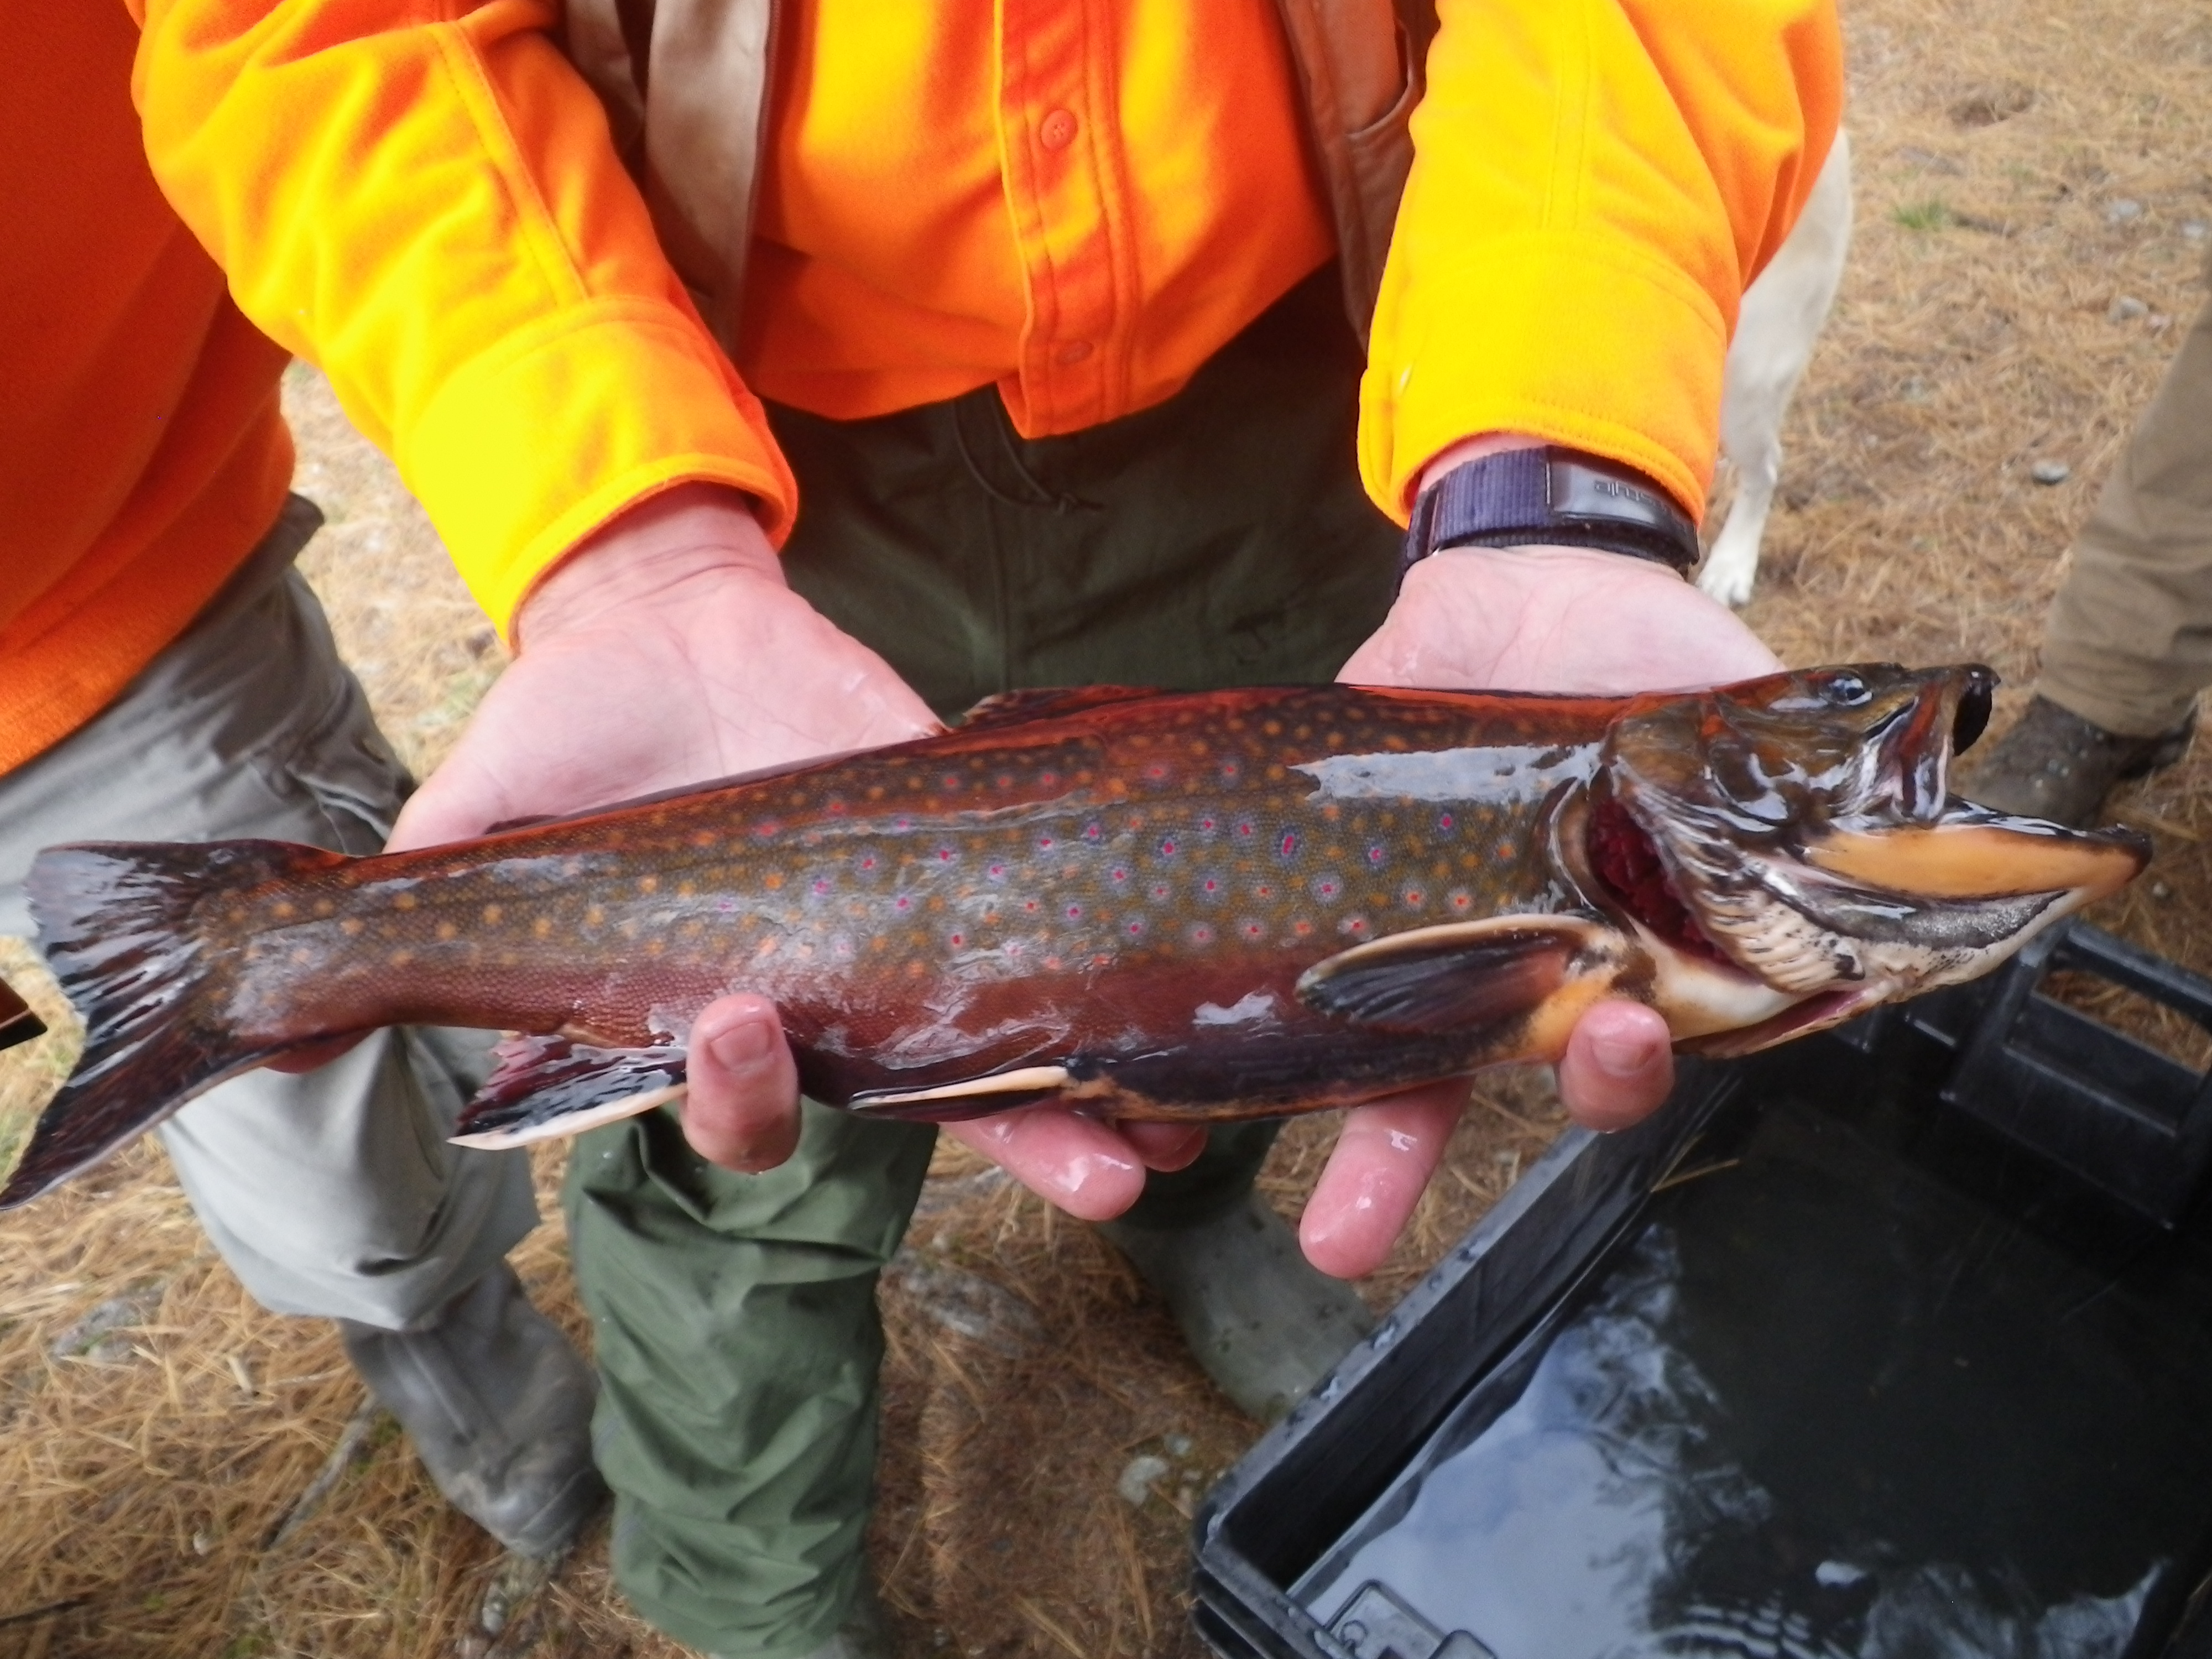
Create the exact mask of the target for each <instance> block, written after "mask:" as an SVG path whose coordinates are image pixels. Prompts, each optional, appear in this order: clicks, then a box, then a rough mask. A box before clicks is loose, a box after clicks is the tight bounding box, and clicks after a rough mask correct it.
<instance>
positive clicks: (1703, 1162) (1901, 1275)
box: [1195, 927, 2212, 1659]
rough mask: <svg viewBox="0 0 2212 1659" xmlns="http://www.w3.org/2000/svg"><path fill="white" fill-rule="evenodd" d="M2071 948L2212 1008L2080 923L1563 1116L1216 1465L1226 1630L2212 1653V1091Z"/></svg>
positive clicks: (1221, 1646) (1732, 1657)
mask: <svg viewBox="0 0 2212 1659" xmlns="http://www.w3.org/2000/svg"><path fill="white" fill-rule="evenodd" d="M2060 971H2065V972H2068V973H2070V974H2072V975H2076V976H2086V977H2087V979H2089V980H2091V981H2098V980H2101V981H2110V982H2112V983H2116V984H2118V986H2120V987H2124V989H2125V990H2126V991H2128V992H2130V993H2132V994H2135V996H2136V997H2138V998H2142V999H2148V1000H2149V1001H2151V1002H2153V1003H2157V1004H2162V1005H2164V1006H2166V1007H2167V1008H2170V1009H2172V1010H2174V1011H2177V1012H2179V1014H2180V1015H2181V1016H2183V1017H2184V1018H2185V1019H2186V1020H2188V1021H2191V1022H2193V1023H2194V1024H2196V1025H2197V1026H2201V1027H2205V1028H2207V1029H2212V983H2208V982H2207V981H2204V980H2203V979H2200V978H2198V977H2197V976H2196V975H2191V974H2189V973H2187V972H2185V971H2184V970H2182V969H2178V968H2176V967H2174V966H2173V965H2172V963H2166V962H2165V961H2163V960H2161V959H2160V958H2158V957H2154V956H2150V955H2148V954H2146V953H2144V952H2142V951H2138V950H2136V949H2135V948H2134V947H2132V946H2130V945H2125V944H2124V943H2122V942H2121V941H2119V940H2118V939H2113V938H2112V937H2111V936H2110V935H2107V934H2105V933H2100V932H2098V931H2096V930H2095V929H2093V928H2089V927H2076V928H2075V929H2073V930H2071V931H2070V932H2068V933H2059V934H2057V935H2055V936H2053V937H2051V938H2048V939H2045V940H2043V941H2039V944H2038V945H2037V946H2036V947H2035V948H2033V950H2032V951H2029V952H2026V953H2023V955H2022V957H2021V958H2020V959H2019V960H2017V961H2016V962H2015V963H2013V964H2012V965H2011V966H2010V967H2008V969H2005V970H2004V971H2003V972H2002V974H2000V975H1996V976H1993V978H1992V979H1990V980H1989V981H1984V982H1982V983H1981V984H1978V985H1975V986H1970V987H1961V988H1960V989H1959V990H1955V991H1952V992H1947V993H1944V994H1940V995H1938V996H1935V997H1930V998H1924V999H1922V1000H1919V1001H1917V1002H1915V1003H1912V1004H1910V1005H1907V1006H1902V1007H1897V1008H1890V1009H1885V1010H1882V1011H1880V1012H1877V1013H1876V1014H1875V1015H1873V1016H1871V1017H1870V1018H1868V1019H1865V1020H1863V1021H1860V1022H1857V1024H1854V1025H1851V1026H1849V1027H1845V1028H1844V1029H1843V1030H1839V1031H1837V1032H1833V1033H1830V1034H1827V1035H1826V1036H1818V1037H1814V1038H1809V1039H1807V1040H1805V1041H1803V1042H1797V1043H1794V1044H1790V1045H1788V1046H1786V1047H1784V1048H1779V1049H1776V1050H1773V1051H1771V1052H1770V1053H1767V1054H1760V1055H1757V1056H1754V1057H1753V1058H1751V1059H1749V1060H1740V1061H1735V1062H1729V1063H1723V1064H1711V1065H1691V1066H1685V1068H1684V1074H1683V1078H1682V1081H1681V1084H1680V1087H1679V1088H1678V1089H1677V1090H1676V1091H1675V1095H1674V1098H1673V1099H1672V1100H1671V1101H1670V1102H1669V1103H1668V1105H1667V1107H1666V1108H1665V1109H1663V1110H1662V1111H1661V1112H1660V1113H1659V1114H1658V1115H1656V1116H1655V1117H1653V1118H1652V1119H1650V1121H1647V1122H1645V1123H1644V1124H1642V1125H1640V1126H1638V1127H1636V1128H1635V1129H1632V1130H1629V1131H1626V1132H1625V1133H1620V1134H1617V1135H1611V1136H1595V1135H1591V1134H1588V1133H1582V1132H1570V1133H1567V1134H1566V1135H1565V1136H1564V1137H1563V1138H1562V1139H1561V1140H1560V1141H1559V1143H1558V1144H1557V1145H1556V1146H1554V1147H1553V1149H1552V1151H1551V1152H1548V1153H1547V1155H1546V1156H1545V1158H1543V1159H1542V1160H1541V1162H1540V1163H1538V1164H1536V1165H1535V1166H1534V1168H1532V1169H1531V1170H1529V1171H1528V1174H1527V1175H1525V1176H1523V1177H1522V1179H1521V1180H1520V1181H1519V1182H1516V1184H1515V1185H1514V1187H1513V1188H1511V1190H1510V1192H1509V1193H1508V1194H1506V1195H1505V1197H1504V1199H1503V1200H1500V1202H1499V1203H1498V1206H1496V1208H1495V1209H1494V1210H1493V1211H1492V1212H1491V1213H1490V1214H1489V1215H1488V1216H1486V1218H1484V1219H1483V1221H1482V1223H1481V1224H1480V1225H1479V1226H1477V1227H1476V1228H1475V1229H1474V1231H1473V1232H1471V1233H1470V1234H1469V1235H1468V1237H1467V1238H1466V1239H1465V1240H1464V1241H1462V1243H1460V1244H1459V1246H1458V1247H1457V1248H1456V1249H1455V1250H1454V1251H1453V1253H1452V1254H1451V1255H1449V1257H1448V1258H1447V1259H1446V1260H1445V1261H1443V1264H1442V1265H1440V1266H1439V1267H1437V1269H1436V1270H1435V1271H1434V1272H1432V1273H1430V1274H1429V1275H1428V1277H1427V1278H1426V1279H1424V1280H1423V1281H1422V1282H1421V1283H1420V1284H1419V1285H1417V1286H1416V1287H1415V1288H1414V1290H1413V1291H1412V1292H1411V1293H1410V1294H1409V1295H1408V1296H1407V1298H1406V1299H1405V1301H1404V1302H1403V1303H1402V1304H1401V1305H1400V1306H1399V1308H1398V1309H1397V1310H1395V1312H1394V1313H1393V1314H1392V1316H1390V1317H1389V1319H1387V1320H1386V1321H1385V1322H1384V1323H1383V1326H1382V1327H1381V1328H1380V1329H1378V1330H1377V1331H1376V1334H1374V1336H1373V1337H1372V1338H1371V1339H1370V1340H1368V1341H1367V1342H1366V1343H1364V1344H1363V1345H1362V1346H1360V1347H1359V1348H1358V1350H1356V1351H1355V1352H1353V1353H1352V1355H1351V1356H1350V1357H1349V1358H1347V1359H1346V1361H1345V1363H1344V1364H1342V1365H1341V1366H1340V1367H1339V1369H1338V1370H1337V1371H1336V1372H1335V1373H1334V1375H1333V1376H1331V1377H1329V1378H1328V1380H1327V1381H1325V1382H1324V1383H1322V1385H1321V1387H1320V1388H1319V1389H1316V1392H1315V1394H1314V1395H1313V1397H1311V1398H1310V1399H1309V1400H1308V1401H1306V1402H1305V1403H1304V1405H1302V1406H1301V1407H1299V1408H1298V1409H1297V1411H1295V1412H1294V1413H1292V1414H1291V1416H1290V1417H1289V1418H1288V1419H1286V1420H1285V1422H1283V1423H1282V1424H1280V1425H1278V1426H1277V1427H1276V1428H1275V1429H1273V1430H1272V1431H1270V1432H1269V1433H1268V1434H1267V1436H1266V1437H1265V1438H1263V1439H1262V1440H1261V1442H1260V1443H1259V1444H1258V1445H1256V1446H1255V1448H1254V1449H1253V1450H1252V1452H1251V1453H1250V1454H1249V1455H1248V1456H1246V1457H1245V1458H1244V1460H1243V1462H1240V1463H1239V1464H1238V1465H1237V1467H1236V1468H1234V1469H1232V1470H1231V1472H1230V1474H1228V1475H1227V1476H1226V1477H1225V1479H1224V1480H1223V1481H1222V1483H1221V1484H1220V1486H1218V1488H1217V1489H1216V1490H1215V1491H1214V1492H1213V1493H1212V1495H1211V1496H1210V1497H1209V1498H1207V1499H1206V1503H1205V1504H1204V1505H1203V1507H1202V1508H1201V1510H1200V1513H1199V1516H1198V1519H1197V1525H1196V1547H1197V1563H1196V1571H1195V1589H1196V1601H1197V1606H1196V1618H1197V1620H1198V1624H1199V1628H1200V1631H1201V1632H1202V1633H1203V1634H1204V1635H1205V1637H1206V1639H1207V1640H1208V1641H1209V1642H1210V1643H1211V1644H1212V1645H1213V1646H1214V1647H1215V1648H1216V1649H1217V1650H1219V1651H1220V1652H1221V1653H1223V1654H1225V1655H1228V1656H1232V1659H1645V1656H1650V1659H1660V1656H1666V1659H1698V1656H1727V1659H1980V1656H1993V1659H1995V1656H2002V1659H2148V1656H2151V1655H2164V1654H2172V1655H2176V1656H2180V1655H2184V1654H2186V1655H2190V1656H2192V1659H2193V1656H2212V1607H2208V1606H2204V1605H2202V1604H2203V1603H2206V1602H2208V1601H2212V1595H2207V1593H2206V1589H2205V1586H2206V1583H2207V1575H2208V1571H2212V1206H2204V1205H2197V1204H2196V1203H2195V1202H2194V1200H2196V1199H2197V1196H2198V1194H2199V1193H2200V1190H2201V1188H2202V1186H2203V1180H2202V1177H2203V1175H2204V1171H2205V1164H2206V1162H2207V1158H2208V1154H2212V1088H2208V1085H2207V1080H2206V1079H2205V1078H2204V1077H2203V1075H2200V1074H2199V1073H2197V1072H2196V1071H2195V1070H2193V1069H2191V1067H2190V1066H2186V1065H2185V1064H2182V1063H2180V1062H2179V1061H2178V1060H2174V1059H2172V1058H2169V1057H2168V1056H2167V1055H2166V1054H2164V1053H2162V1052H2160V1050H2158V1049H2156V1048H2151V1047H2149V1046H2147V1045H2146V1044H2144V1043H2142V1042H2138V1041H2136V1040H2135V1039H2134V1038H2132V1037H2130V1036H2124V1035H2123V1034H2121V1033H2120V1032H2119V1031H2118V1030H2113V1029H2112V1028H2111V1027H2109V1026H2107V1025H2106V1024H2100V1022H2099V1021H2097V1020H2095V1019H2093V1018H2088V1017H2087V1016H2086V1015H2084V1014H2083V1013H2081V1012H2078V1010H2077V1009H2076V1008H2075V1007H2073V1006H2068V1005H2067V1004H2065V1003H2062V1002H2060V1001H2059V1000H2056V998H2055V997H2054V996H2052V995H2051V994H2050V985H2049V981H2048V978H2047V976H2048V975H2051V974H2054V973H2057V972H2060ZM2077 982H2078V981H2077Z"/></svg>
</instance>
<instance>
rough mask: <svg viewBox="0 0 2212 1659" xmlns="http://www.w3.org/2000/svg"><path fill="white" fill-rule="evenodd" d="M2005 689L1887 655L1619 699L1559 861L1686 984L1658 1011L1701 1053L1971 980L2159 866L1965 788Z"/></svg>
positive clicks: (2129, 846) (1734, 1048) (1986, 673)
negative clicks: (1677, 1010)
mask: <svg viewBox="0 0 2212 1659" xmlns="http://www.w3.org/2000/svg"><path fill="white" fill-rule="evenodd" d="M1996 683H1997V681H1996V674H1995V673H1994V672H1992V671H1990V670H1989V669H1987V668H1984V667H1981V666H1979V665H1966V666H1958V667H1948V668H1932V669H1906V668H1902V667H1899V666H1898V665H1895V664H1892V663H1875V664H1863V665H1854V666H1850V667H1839V668H1820V669H1807V670H1801V671H1793V672H1788V673H1780V674H1771V675H1767V676H1765V677H1763V678H1759V679H1755V680H1746V681H1742V682H1740V683H1738V684H1733V685H1726V686H1722V687H1718V688H1717V689H1715V690H1711V691H1709V692H1705V693H1700V694H1697V695H1692V696H1683V695H1680V694H1674V695H1671V696H1648V697H1640V698H1637V699H1633V700H1632V701H1631V702H1629V703H1628V704H1627V705H1626V707H1625V708H1623V710H1622V712H1621V714H1620V715H1619V717H1618V718H1617V719H1616V720H1614V721H1613V726H1612V727H1611V729H1610V731H1609V732H1608V733H1607V738H1606V741H1605V743H1604V744H1603V746H1602V749H1601V757H1600V761H1599V764H1598V767H1597V769H1596V772H1595V775H1594V777H1593V779H1592V781H1591V784H1590V786H1589V790H1588V792H1587V795H1586V798H1585V799H1584V801H1583V802H1582V803H1580V804H1579V806H1578V810H1577V811H1576V812H1574V813H1573V814H1572V815H1571V823H1565V825H1564V826H1563V827H1564V830H1565V835H1566V836H1567V838H1568V839H1569V840H1570V841H1571V842H1572V845H1571V846H1567V847H1565V848H1561V849H1560V850H1561V851H1562V852H1563V853H1564V854H1565V857H1564V858H1563V862H1565V863H1566V864H1568V865H1569V866H1571V867H1572V868H1573V869H1574V871H1575V873H1576V875H1577V879H1578V880H1580V881H1581V882H1582V884H1583V886H1584V889H1585V892H1586V894H1587V895H1588V896H1590V897H1591V898H1592V899H1593V901H1594V902H1597V903H1598V904H1600V905H1601V908H1606V909H1607V911H1608V912H1609V913H1611V914H1612V915H1614V916H1615V918H1616V919H1617V920H1622V921H1627V922H1629V923H1631V924H1632V926H1633V927H1635V929H1636V930H1637V932H1638V935H1639V937H1640V938H1642V939H1643V940H1644V943H1645V945H1646V946H1647V948H1649V949H1650V951H1652V954H1653V956H1654V958H1655V961H1656V962H1657V963H1658V964H1659V967H1658V973H1659V975H1660V977H1661V979H1662V981H1664V980H1665V979H1666V978H1667V977H1668V975H1669V974H1672V975H1674V978H1675V980H1676V981H1678V982H1677V984H1676V985H1675V987H1674V994H1673V995H1672V997H1671V998H1670V996H1669V994H1668V987H1666V986H1665V985H1664V984H1663V983H1662V986H1661V987H1658V989H1659V994H1658V995H1656V997H1655V1001H1656V1002H1657V1003H1658V1004H1659V1006H1662V1012H1665V1011H1667V1009H1668V1003H1669V1001H1670V1000H1672V1001H1674V1002H1678V1003H1680V1004H1681V1005H1682V1006H1683V1008H1684V1010H1685V1012H1684V1015H1683V1018H1680V1019H1677V1018H1675V1016H1674V1014H1673V1013H1671V1012H1670V1014H1669V1018H1670V1024H1674V1027H1675V1030H1676V1034H1677V1036H1684V1037H1692V1038H1695V1037H1708V1038H1710V1039H1711V1040H1710V1041H1707V1042H1703V1043H1697V1042H1692V1043H1691V1044H1690V1045H1688V1046H1692V1047H1702V1048H1704V1049H1705V1051H1706V1052H1725V1053H1739V1052H1748V1051H1749V1050H1750V1049H1751V1048H1759V1047H1764V1046H1765V1044H1766V1043H1767V1042H1776V1041H1779V1040H1781V1038H1782V1037H1784V1036H1792V1035H1795V1034H1796V1033H1798V1032H1800V1031H1803V1030H1815V1029H1818V1028H1820V1027H1821V1026H1825V1025H1831V1024H1836V1023H1837V1022H1838V1021H1839V1020H1842V1019H1845V1018H1850V1016H1851V1015H1853V1014H1856V1013H1857V1012H1861V1011H1863V1009H1866V1008H1869V1007H1871V1006H1875V1004H1877V1003H1880V1002H1885V1001H1890V1000H1896V999H1898V998H1901V997H1906V996H1911V995H1914V994H1917V993H1919V992H1922V991H1927V990H1932V989H1934V988H1936V987H1939V986H1943V985H1950V984H1955V983H1958V982H1960V981H1964V980H1967V979H1971V978H1973V977H1974V976H1976V975H1979V974H1982V973H1985V972H1987V971H1988V970H1989V969H1991V968H1993V967H1995V966H1996V965H1997V964H1998V963H2002V961H2004V960H2005V959H2006V958H2007V957H2009V956H2011V955H2012V954H2013V952H2015V951H2017V950H2019V949H2020V947H2021V945H2024V944H2026V943H2027V941H2028V940H2029V939H2032V938H2033V937H2034V936H2035V935H2036V934H2037V933H2039V932H2041V931H2042V930H2043V929H2044V928H2045V927H2049V926H2051V924H2052V923H2053V922H2055V921H2058V920H2059V919H2060V918H2062V917H2063V916H2066V915H2070V914H2072V913H2073V912H2074V911H2075V910H2078V909H2080V908H2081V907H2082V906H2084V905H2087V904H2089V903H2091V902H2094V901H2095V900H2097V899H2100V898H2102V897H2104V896H2106V895H2107V894H2109V893H2112V892H2113V891H2115V890H2118V888H2119V887H2121V886H2123V885H2124V884H2126V883H2127V882H2128V881H2129V880H2130V879H2131V878H2133V877H2134V876H2135V875H2136V873H2137V872H2139V871H2140V870H2141V869H2142V867H2143V865H2144V864H2145V862H2146V861H2147V860H2148V857H2149V852H2150V849H2149V845H2148V842H2147V841H2146V840H2145V839H2144V838H2143V837H2142V836H2139V835H2136V834H2135V833H2133V832H2131V831H2129V830H2125V829H2101V830H2095V831H2087V832H2085V831H2079V830H2074V829H2066V828H2064V827H2062V826H2061V825H2058V824H2055V823H2045V822H2044V821H2043V820H2040V819H2036V818H2027V817H2012V816H2008V815H2006V814H2002V813H1998V812H1993V811H1988V810H1987V809H1985V808H1983V807H1980V806H1977V805H1972V804H1971V803H1969V802H1967V801H1965V800H1962V799H1958V798H1957V797H1955V796H1953V795H1952V794H1951V793H1950V791H1949V773H1950V767H1951V761H1952V757H1954V755H1955V754H1956V753H1957V752H1958V751H1959V750H1962V749H1965V748H1966V746H1967V745H1969V744H1972V742H1973V741H1974V739H1975V738H1977V737H1978V736H1979V735H1980V734H1981V732H1982V730H1983V728H1984V726H1987V725H1988V723H1989V717H1990V703H1991V698H1992V694H1993V693H1994V692H1995V690H1996ZM1559 833H1560V831H1557V830H1555V835H1558V834H1559ZM1753 987H1760V988H1763V990H1764V991H1765V993H1766V994H1767V995H1768V998H1769V999H1770V1000H1771V1002H1772V1005H1773V1006H1772V1008H1771V1012H1759V1011H1760V1010H1761V1009H1763V1008H1765V1007H1766V1006H1767V1004H1766V1003H1765V1002H1762V1000H1760V998H1759V995H1758V994H1755V993H1754V991H1753ZM1747 1015H1754V1016H1756V1017H1755V1018H1746V1016H1747ZM1700 1027H1703V1028H1704V1029H1702V1030H1700V1029H1699V1028H1700Z"/></svg>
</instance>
